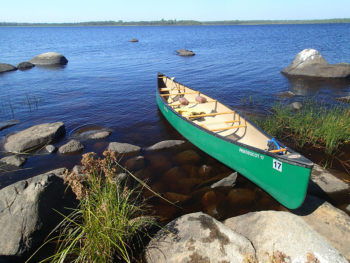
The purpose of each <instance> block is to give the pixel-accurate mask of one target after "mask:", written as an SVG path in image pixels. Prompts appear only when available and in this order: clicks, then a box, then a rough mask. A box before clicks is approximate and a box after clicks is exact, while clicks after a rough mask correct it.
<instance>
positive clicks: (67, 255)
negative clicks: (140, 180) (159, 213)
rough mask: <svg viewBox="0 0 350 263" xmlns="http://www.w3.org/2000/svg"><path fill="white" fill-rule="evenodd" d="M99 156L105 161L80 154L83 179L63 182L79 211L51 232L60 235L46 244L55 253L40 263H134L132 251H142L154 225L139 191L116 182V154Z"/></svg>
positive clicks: (117, 167)
mask: <svg viewBox="0 0 350 263" xmlns="http://www.w3.org/2000/svg"><path fill="white" fill-rule="evenodd" d="M103 154H104V158H103V159H100V158H96V156H95V154H94V153H87V154H84V155H83V158H82V164H83V166H84V174H85V176H81V175H80V176H78V175H75V174H73V173H71V174H69V175H67V176H66V178H65V181H66V182H67V183H68V185H70V187H71V188H72V190H73V192H74V193H75V194H76V196H77V198H78V199H80V205H79V207H78V208H77V209H74V210H73V212H72V213H71V214H70V215H69V216H66V217H65V218H64V220H63V221H62V222H61V223H60V224H59V225H58V226H57V228H56V229H55V230H56V231H57V230H59V231H60V234H59V235H58V237H56V238H52V239H51V240H50V241H55V242H56V243H57V252H56V253H55V254H54V255H52V256H50V257H49V258H46V259H45V260H44V261H43V262H45V261H51V262H66V261H68V262H91V263H92V262H133V261H134V259H135V255H134V254H133V253H134V251H137V250H138V249H139V248H140V247H142V237H143V235H146V234H147V231H146V230H147V227H150V226H152V225H154V223H155V221H154V218H152V217H150V216H147V215H146V213H145V212H146V205H145V202H144V200H143V198H142V196H141V188H142V187H133V188H131V187H130V183H128V180H125V179H124V180H119V179H118V177H117V171H118V170H119V169H120V167H119V164H118V163H117V161H116V156H115V154H114V153H113V152H110V151H106V152H104V153H103Z"/></svg>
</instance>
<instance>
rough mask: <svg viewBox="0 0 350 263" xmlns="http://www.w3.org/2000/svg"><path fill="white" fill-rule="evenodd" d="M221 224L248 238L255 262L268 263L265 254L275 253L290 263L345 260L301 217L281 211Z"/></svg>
mask: <svg viewBox="0 0 350 263" xmlns="http://www.w3.org/2000/svg"><path fill="white" fill-rule="evenodd" d="M224 224H225V225H226V226H228V227H229V228H231V229H233V230H234V231H236V232H238V233H240V234H241V235H243V236H245V237H246V238H248V239H249V240H250V241H251V242H252V243H253V246H254V248H255V250H256V257H257V259H258V262H270V261H269V260H268V258H267V257H268V255H270V256H272V255H273V254H274V252H277V251H278V252H279V253H282V254H284V255H286V256H287V257H289V258H290V260H291V262H310V261H308V259H310V257H314V258H317V260H318V261H316V260H315V262H320V263H323V262H338V263H340V262H343V263H346V262H347V260H346V258H345V257H344V256H343V255H341V254H340V252H339V251H338V250H336V249H335V248H334V247H332V246H331V245H330V244H329V243H328V242H327V241H326V240H325V239H324V238H323V237H322V236H320V235H319V234H318V233H317V232H316V231H315V230H313V229H312V228H311V227H310V226H309V225H308V224H307V223H306V222H305V221H304V220H303V219H302V218H300V217H298V216H296V215H294V214H292V213H289V212H282V211H261V212H251V213H248V214H245V215H242V216H237V217H233V218H230V219H227V220H225V221H224Z"/></svg>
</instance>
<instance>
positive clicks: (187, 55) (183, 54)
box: [176, 49, 195, 57]
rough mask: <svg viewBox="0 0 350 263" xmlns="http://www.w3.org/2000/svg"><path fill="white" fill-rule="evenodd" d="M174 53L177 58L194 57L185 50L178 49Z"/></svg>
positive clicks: (191, 52) (192, 53)
mask: <svg viewBox="0 0 350 263" xmlns="http://www.w3.org/2000/svg"><path fill="white" fill-rule="evenodd" d="M176 53H177V54H178V55H179V56H183V57H191V56H194V55H195V53H194V52H193V51H191V50H187V49H179V50H177V51H176Z"/></svg>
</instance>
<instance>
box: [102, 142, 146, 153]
mask: <svg viewBox="0 0 350 263" xmlns="http://www.w3.org/2000/svg"><path fill="white" fill-rule="evenodd" d="M107 150H110V151H112V152H116V153H117V154H119V155H122V156H131V155H137V154H138V153H139V152H140V151H141V147H139V146H136V145H132V144H129V143H120V142H111V143H110V144H109V145H108V148H107Z"/></svg>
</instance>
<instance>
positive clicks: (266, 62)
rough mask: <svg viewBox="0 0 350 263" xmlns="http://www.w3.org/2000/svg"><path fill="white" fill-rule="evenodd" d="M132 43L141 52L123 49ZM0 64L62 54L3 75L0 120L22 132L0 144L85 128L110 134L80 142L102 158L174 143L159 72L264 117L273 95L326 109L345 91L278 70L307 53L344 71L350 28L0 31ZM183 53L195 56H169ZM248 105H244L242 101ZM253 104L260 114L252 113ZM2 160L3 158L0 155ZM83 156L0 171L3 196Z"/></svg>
mask: <svg viewBox="0 0 350 263" xmlns="http://www.w3.org/2000/svg"><path fill="white" fill-rule="evenodd" d="M132 38H137V39H139V42H138V43H130V42H129V40H130V39H132ZM0 40H1V42H0V62H2V63H9V64H13V65H17V64H18V63H20V62H23V61H28V60H30V59H31V58H32V57H34V56H36V55H38V54H41V53H44V52H49V51H55V52H58V53H61V54H63V55H64V56H66V57H67V59H68V60H69V63H68V64H67V65H66V66H65V67H62V68H56V69H47V68H39V67H35V68H33V69H31V70H28V71H15V72H9V73H5V74H2V75H0V121H4V120H9V119H18V120H19V121H20V123H19V124H17V125H16V126H13V127H11V128H9V129H6V130H3V131H0V136H4V135H6V134H8V133H10V132H15V131H18V130H22V129H25V128H27V127H30V126H32V125H35V124H40V123H45V122H56V121H63V122H64V123H65V125H66V130H67V135H66V137H65V138H64V139H63V140H62V141H61V142H60V143H59V144H62V143H65V142H66V141H67V140H68V138H69V136H70V135H71V134H72V133H73V132H74V131H75V130H76V129H78V128H79V127H82V126H84V125H99V126H101V127H106V128H110V129H112V131H113V133H112V135H111V136H110V137H109V138H108V139H106V140H101V141H92V142H86V150H85V152H87V151H91V150H93V151H97V152H101V151H103V149H104V148H105V147H106V145H107V144H108V142H109V141H118V142H128V143H132V144H136V145H139V146H142V147H145V146H149V145H151V144H153V143H156V142H158V141H161V140H165V139H178V138H181V136H180V135H179V134H178V133H177V132H175V131H174V129H173V128H171V127H170V126H169V124H168V123H167V122H166V120H165V119H164V118H163V117H162V116H161V115H160V113H159V112H158V109H157V105H156V100H155V89H156V81H157V72H162V73H165V74H166V75H168V76H175V77H176V79H177V80H178V81H179V82H181V83H183V84H186V85H188V86H190V87H193V88H195V89H197V90H200V91H202V92H204V93H206V94H208V95H210V96H211V97H213V98H216V99H219V100H220V101H221V102H223V103H225V104H227V105H229V106H232V107H236V108H237V107H238V108H240V109H243V110H247V109H248V110H249V111H258V112H260V111H263V110H264V109H265V108H266V107H269V106H271V105H272V104H273V103H274V101H275V100H276V96H275V95H276V94H277V93H279V92H283V91H288V90H291V91H293V92H295V93H296V94H297V95H298V96H296V97H295V98H293V100H302V99H303V98H304V97H305V96H314V97H316V98H319V99H322V100H326V101H328V102H331V103H337V102H336V100H335V98H336V97H339V96H345V95H347V94H348V93H349V92H350V84H349V83H347V82H338V81H337V82H325V81H303V80H301V79H296V80H293V81H291V80H288V79H287V78H286V77H285V76H283V75H282V74H281V73H280V71H281V70H282V69H283V68H285V67H286V66H288V65H289V64H290V63H291V62H292V60H293V59H294V57H295V55H296V54H297V53H298V52H300V51H301V50H303V49H305V48H314V49H317V50H319V51H320V53H321V54H322V55H323V56H324V58H325V59H326V60H327V61H328V62H329V63H340V62H347V63H349V62H350V24H321V25H268V26H185V27H181V26H176V27H162V26H154V27H142V26H137V27H0ZM182 48H184V49H190V50H192V51H194V52H195V53H196V55H195V56H194V57H180V56H177V55H176V52H175V51H176V50H178V49H182ZM248 101H250V102H254V103H253V104H254V105H255V106H254V107H252V106H251V105H246V104H247V102H248ZM256 105H258V106H256ZM0 155H2V154H0ZM79 159H80V156H79V155H77V156H69V157H66V156H59V155H56V154H54V155H50V156H47V155H45V156H43V155H37V156H34V157H31V158H29V159H28V161H27V163H26V164H25V166H24V167H23V168H24V169H26V170H20V171H5V172H4V171H1V173H2V175H1V176H0V187H1V186H4V185H6V184H9V183H10V182H13V181H16V180H19V179H22V178H25V177H28V176H31V175H34V174H38V173H39V172H42V171H44V170H47V168H48V167H50V168H51V167H52V168H55V167H61V166H66V167H68V168H71V167H72V166H73V165H74V164H76V163H78V162H79Z"/></svg>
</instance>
